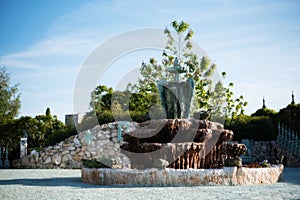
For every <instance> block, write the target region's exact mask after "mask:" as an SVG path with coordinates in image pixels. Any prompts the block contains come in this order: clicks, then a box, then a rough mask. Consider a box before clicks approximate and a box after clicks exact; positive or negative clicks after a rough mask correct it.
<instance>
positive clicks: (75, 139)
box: [13, 123, 133, 169]
mask: <svg viewBox="0 0 300 200" xmlns="http://www.w3.org/2000/svg"><path fill="white" fill-rule="evenodd" d="M132 125H133V124H132ZM120 144H121V142H120V141H118V126H117V123H109V124H105V125H102V126H99V125H98V126H95V127H94V128H93V129H90V130H87V131H84V132H81V133H79V134H78V135H74V136H71V137H69V138H67V139H66V140H64V141H62V142H60V143H57V144H55V145H53V146H49V147H46V148H44V149H43V150H42V151H40V152H32V153H31V154H30V155H28V156H26V157H24V158H22V159H19V160H15V161H14V162H13V167H14V168H48V169H52V168H68V169H74V168H75V169H76V168H81V167H82V162H81V160H82V159H91V158H112V159H113V160H115V162H116V166H120V167H129V165H130V162H129V160H128V158H127V157H126V156H125V155H123V154H121V153H120Z"/></svg>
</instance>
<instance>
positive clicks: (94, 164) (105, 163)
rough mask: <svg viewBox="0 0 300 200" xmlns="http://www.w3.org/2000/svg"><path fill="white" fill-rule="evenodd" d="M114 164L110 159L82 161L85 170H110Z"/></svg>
mask: <svg viewBox="0 0 300 200" xmlns="http://www.w3.org/2000/svg"><path fill="white" fill-rule="evenodd" d="M114 164H115V162H114V161H113V160H112V159H111V158H100V159H96V158H92V159H91V160H85V159H82V165H83V167H86V168H111V166H112V165H114Z"/></svg>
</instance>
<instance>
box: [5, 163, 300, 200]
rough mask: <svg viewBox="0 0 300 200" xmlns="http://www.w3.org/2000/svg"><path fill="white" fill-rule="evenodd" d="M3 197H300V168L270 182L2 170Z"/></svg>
mask: <svg viewBox="0 0 300 200" xmlns="http://www.w3.org/2000/svg"><path fill="white" fill-rule="evenodd" d="M0 199H1V200H6V199H51V200H52V199H63V200H68V199H121V200H125V199H128V200H133V199H141V200H147V199H168V200H170V199H189V200H191V199H272V200H276V199H300V168H286V169H285V170H284V174H283V181H281V182H278V183H275V184H270V185H253V186H216V187H213V186H202V187H107V186H100V185H91V184H86V183H82V182H81V172H80V170H62V169H61V170H33V169H26V170H0Z"/></svg>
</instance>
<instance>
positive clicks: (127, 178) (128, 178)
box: [81, 164, 284, 187]
mask: <svg viewBox="0 0 300 200" xmlns="http://www.w3.org/2000/svg"><path fill="white" fill-rule="evenodd" d="M283 168H284V167H283V165H281V164H280V165H274V166H272V167H269V168H246V167H241V168H237V167H224V168H223V169H171V168H166V169H156V168H151V169H145V170H137V169H108V168H100V169H96V168H82V170H81V173H82V181H83V182H85V183H90V184H98V185H119V186H141V187H148V186H205V185H210V186H216V185H225V186H233V185H253V184H269V183H275V182H277V181H278V180H279V179H280V177H281V174H282V172H283Z"/></svg>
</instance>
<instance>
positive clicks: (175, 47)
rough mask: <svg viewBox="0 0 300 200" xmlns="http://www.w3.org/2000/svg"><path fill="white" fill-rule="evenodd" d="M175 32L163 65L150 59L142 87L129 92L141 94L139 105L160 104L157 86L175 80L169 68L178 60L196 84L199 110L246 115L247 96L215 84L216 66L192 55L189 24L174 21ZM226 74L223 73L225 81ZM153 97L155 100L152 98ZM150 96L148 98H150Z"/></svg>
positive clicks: (132, 87) (170, 36) (144, 68)
mask: <svg viewBox="0 0 300 200" xmlns="http://www.w3.org/2000/svg"><path fill="white" fill-rule="evenodd" d="M171 26H172V28H173V29H174V32H171V31H170V30H169V29H168V28H166V29H165V31H164V33H165V34H166V35H167V38H168V41H167V45H166V47H165V50H164V51H163V53H162V62H161V63H159V62H158V61H157V60H155V59H154V58H150V59H149V62H148V63H142V66H141V69H140V74H141V78H139V79H138V83H136V84H134V85H132V84H131V83H130V84H128V87H127V89H128V90H129V91H131V92H133V93H138V94H140V95H141V97H147V98H140V99H138V100H140V102H139V103H141V102H144V103H145V102H148V105H150V106H149V107H151V105H153V104H155V103H158V102H159V96H158V94H157V93H158V89H157V86H156V82H157V81H158V80H159V79H164V80H171V79H172V76H171V75H170V73H167V68H168V67H169V66H173V65H174V61H175V58H176V57H177V59H178V61H179V64H180V66H181V67H182V71H183V72H185V73H184V77H185V78H192V79H193V80H194V81H195V107H196V108H201V109H208V108H214V111H213V112H214V114H215V115H217V116H224V115H225V116H235V115H238V114H243V113H244V107H245V106H247V102H246V101H244V99H243V96H239V97H238V98H236V99H235V98H234V94H233V92H232V87H233V83H230V84H229V85H228V87H226V86H224V85H223V83H222V81H221V80H220V81H218V82H217V83H214V82H213V81H212V79H213V76H214V73H215V70H216V67H217V66H216V64H212V63H211V61H210V59H209V58H208V57H206V56H204V57H202V58H198V56H197V55H196V54H195V53H193V51H192V48H193V46H192V37H193V34H194V32H193V31H192V30H191V29H190V25H189V24H187V23H186V22H183V21H181V22H177V21H174V22H172V23H171ZM225 77H226V73H225V72H222V78H223V79H225ZM149 94H150V96H152V99H151V98H150V97H149ZM147 95H148V96H147ZM150 99H151V100H150Z"/></svg>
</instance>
